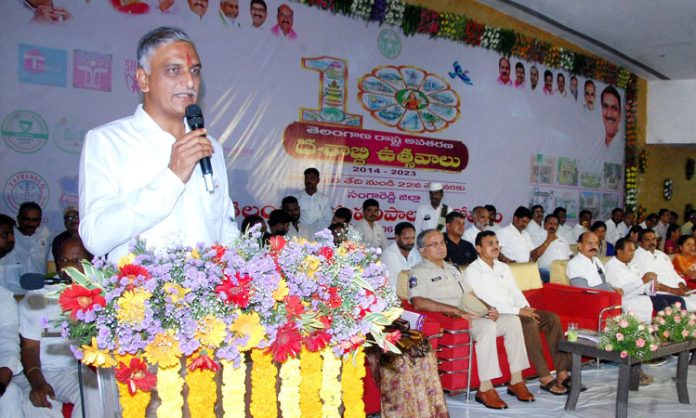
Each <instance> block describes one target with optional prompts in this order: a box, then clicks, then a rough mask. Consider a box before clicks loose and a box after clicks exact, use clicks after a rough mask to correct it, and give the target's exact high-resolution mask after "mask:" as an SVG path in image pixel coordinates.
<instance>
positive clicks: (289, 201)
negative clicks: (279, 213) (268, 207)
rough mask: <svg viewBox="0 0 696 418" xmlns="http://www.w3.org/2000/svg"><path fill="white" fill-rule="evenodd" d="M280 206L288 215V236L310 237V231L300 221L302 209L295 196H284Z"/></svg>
mask: <svg viewBox="0 0 696 418" xmlns="http://www.w3.org/2000/svg"><path fill="white" fill-rule="evenodd" d="M280 208H281V209H282V210H283V212H285V213H287V214H288V216H289V217H290V226H289V228H288V233H287V237H288V238H292V237H300V238H304V239H310V238H312V231H311V230H310V229H309V228H308V227H307V226H306V225H304V224H303V223H301V222H300V215H301V213H302V211H301V208H300V204H299V202H298V201H297V198H296V197H295V196H285V197H284V198H283V200H282V201H281V203H280Z"/></svg>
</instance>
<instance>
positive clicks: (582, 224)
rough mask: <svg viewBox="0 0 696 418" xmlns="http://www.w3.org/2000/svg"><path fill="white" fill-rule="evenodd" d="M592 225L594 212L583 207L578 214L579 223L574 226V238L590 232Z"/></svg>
mask: <svg viewBox="0 0 696 418" xmlns="http://www.w3.org/2000/svg"><path fill="white" fill-rule="evenodd" d="M590 226H592V212H590V211H589V210H587V209H583V210H581V211H580V215H579V216H578V223H577V224H576V225H575V226H574V227H573V239H574V240H575V241H577V240H578V238H580V235H582V234H583V233H585V232H590Z"/></svg>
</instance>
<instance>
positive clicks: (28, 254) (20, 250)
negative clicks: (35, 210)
mask: <svg viewBox="0 0 696 418" xmlns="http://www.w3.org/2000/svg"><path fill="white" fill-rule="evenodd" d="M50 237H51V232H50V231H49V230H48V228H46V226H44V225H41V226H39V227H38V228H36V231H35V232H34V234H33V235H30V236H27V235H24V234H22V233H21V232H19V229H17V228H15V247H14V250H12V252H13V253H14V257H15V260H17V261H18V262H19V263H20V264H21V265H22V269H23V270H22V274H24V273H41V274H46V260H48V249H49V248H50V247H51V240H50Z"/></svg>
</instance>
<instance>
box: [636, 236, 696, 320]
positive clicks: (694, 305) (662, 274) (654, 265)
mask: <svg viewBox="0 0 696 418" xmlns="http://www.w3.org/2000/svg"><path fill="white" fill-rule="evenodd" d="M631 264H633V265H635V266H636V267H637V269H638V271H639V272H640V274H645V273H648V272H651V273H655V274H657V286H656V289H657V292H658V293H661V294H671V295H675V296H680V297H682V298H684V302H685V304H684V307H685V308H686V309H687V310H689V311H693V310H696V295H689V296H687V295H686V292H687V291H688V290H689V289H688V288H687V287H686V282H685V281H684V279H682V278H681V277H680V276H679V274H678V273H677V272H676V271H675V270H674V266H673V265H672V260H670V259H669V256H668V255H667V254H665V253H663V252H662V251H660V250H658V249H657V235H655V231H653V230H652V229H645V230H643V232H641V235H640V247H638V249H637V250H636V254H635V255H634V256H633V261H631Z"/></svg>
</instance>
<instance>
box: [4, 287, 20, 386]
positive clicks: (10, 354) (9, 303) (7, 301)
mask: <svg viewBox="0 0 696 418" xmlns="http://www.w3.org/2000/svg"><path fill="white" fill-rule="evenodd" d="M0 306H2V315H0V367H7V368H8V369H10V370H11V371H12V374H13V375H14V374H17V373H19V372H21V371H22V363H21V362H20V361H19V316H18V313H17V302H16V301H15V298H14V296H13V294H12V292H10V291H9V290H7V289H5V288H3V287H0Z"/></svg>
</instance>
